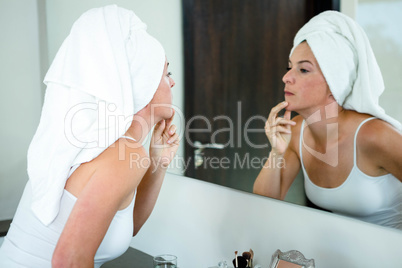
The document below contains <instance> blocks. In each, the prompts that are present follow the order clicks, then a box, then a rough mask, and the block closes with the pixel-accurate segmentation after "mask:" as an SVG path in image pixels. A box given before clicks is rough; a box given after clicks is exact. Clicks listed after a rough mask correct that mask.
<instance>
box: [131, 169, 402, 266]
mask: <svg viewBox="0 0 402 268" xmlns="http://www.w3.org/2000/svg"><path fill="white" fill-rule="evenodd" d="M401 245H402V232H401V231H400V230H394V229H390V228H384V227H379V226H376V225H373V224H368V223H365V222H360V221H357V220H354V219H350V218H346V217H341V216H337V215H332V214H329V213H326V212H322V211H318V210H313V209H309V208H305V207H301V206H296V205H293V204H289V203H285V202H281V201H277V200H274V199H268V198H265V197H261V196H257V195H253V194H250V193H245V192H241V191H237V190H233V189H229V188H226V187H222V186H218V185H214V184H210V183H206V182H202V181H199V180H192V179H189V178H186V177H182V176H177V175H173V174H168V175H167V176H166V178H165V182H164V184H163V187H162V190H161V194H160V196H159V199H158V201H157V204H156V206H155V209H154V211H153V213H152V215H151V217H150V218H149V220H148V221H147V222H146V224H145V225H144V226H143V228H142V229H141V230H140V232H139V233H138V235H137V236H136V237H134V238H133V240H132V243H131V246H132V247H134V248H136V249H139V250H142V251H144V252H146V253H148V254H150V255H153V256H155V255H158V254H164V253H169V254H174V255H176V256H177V257H178V266H179V267H183V268H185V267H197V268H198V267H212V266H217V264H218V262H219V261H221V260H225V261H227V263H229V262H230V261H231V260H233V258H234V252H235V251H239V252H240V253H242V252H244V251H248V250H249V249H250V248H252V249H253V251H254V253H255V262H254V264H261V265H262V267H263V268H267V267H268V264H269V262H270V260H271V256H272V254H273V253H274V252H275V250H276V249H280V250H282V251H288V250H292V249H296V250H299V251H301V252H302V253H303V254H304V255H305V257H306V258H314V259H315V263H316V267H325V268H331V267H334V268H335V267H336V268H339V267H347V268H352V267H356V268H357V267H365V268H378V267H387V268H397V267H401V264H402V255H401V254H400V253H401ZM229 267H232V266H229Z"/></svg>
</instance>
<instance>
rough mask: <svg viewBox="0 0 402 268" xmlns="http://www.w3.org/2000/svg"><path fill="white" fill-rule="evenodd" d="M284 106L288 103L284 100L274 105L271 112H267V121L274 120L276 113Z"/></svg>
mask: <svg viewBox="0 0 402 268" xmlns="http://www.w3.org/2000/svg"><path fill="white" fill-rule="evenodd" d="M286 106H288V103H287V102H286V101H283V102H281V103H279V104H278V105H276V106H275V107H274V108H272V109H271V112H270V113H269V116H268V122H271V123H273V122H274V121H275V119H276V118H277V116H278V113H279V112H280V111H281V110H282V109H284V108H285V107H286Z"/></svg>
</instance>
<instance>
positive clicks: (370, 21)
mask: <svg viewBox="0 0 402 268" xmlns="http://www.w3.org/2000/svg"><path fill="white" fill-rule="evenodd" d="M401 14H402V0H387V1H384V0H382V1H378V0H377V1H373V0H359V3H358V6H357V12H356V20H357V22H358V23H359V24H360V25H361V26H362V27H363V29H364V30H365V32H366V33H367V36H368V38H369V40H370V43H371V46H372V48H373V51H374V54H375V55H376V59H377V62H378V65H379V66H380V69H381V72H382V75H383V78H384V83H385V91H384V93H383V95H382V96H381V98H380V105H381V106H382V107H383V108H384V110H385V112H386V113H388V114H389V115H391V116H393V117H394V118H396V119H397V120H399V122H402V105H401V103H402V30H401V26H402V16H401Z"/></svg>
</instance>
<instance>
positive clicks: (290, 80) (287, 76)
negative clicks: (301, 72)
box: [282, 69, 294, 84]
mask: <svg viewBox="0 0 402 268" xmlns="http://www.w3.org/2000/svg"><path fill="white" fill-rule="evenodd" d="M282 81H283V83H285V84H288V83H290V84H292V83H293V82H294V77H293V74H292V69H290V70H289V71H287V72H286V73H285V75H284V76H283V77H282Z"/></svg>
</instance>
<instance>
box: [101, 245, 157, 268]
mask: <svg viewBox="0 0 402 268" xmlns="http://www.w3.org/2000/svg"><path fill="white" fill-rule="evenodd" d="M152 261H153V257H152V256H151V255H148V254H146V253H144V252H142V251H140V250H137V249H135V248H132V247H129V248H128V249H127V251H126V252H125V253H124V254H123V255H121V256H120V257H118V258H117V259H114V260H113V261H110V262H107V263H105V264H104V265H102V268H116V267H119V268H132V267H141V268H152V267H153V262H152Z"/></svg>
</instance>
